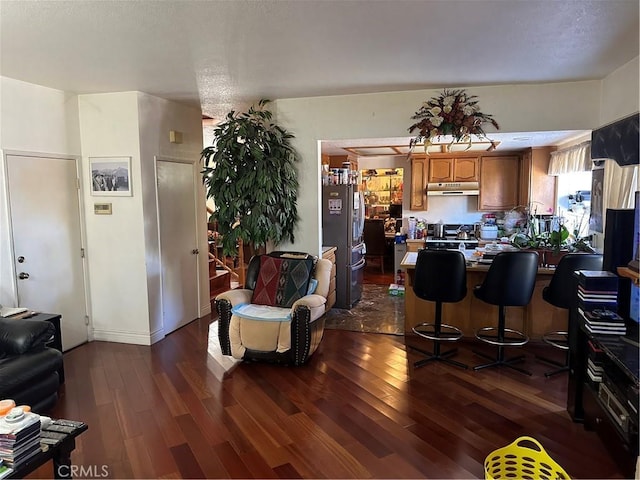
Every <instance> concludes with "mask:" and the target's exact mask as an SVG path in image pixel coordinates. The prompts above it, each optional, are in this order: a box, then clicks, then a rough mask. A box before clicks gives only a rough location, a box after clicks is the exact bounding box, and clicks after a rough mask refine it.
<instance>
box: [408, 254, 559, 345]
mask: <svg viewBox="0 0 640 480" xmlns="http://www.w3.org/2000/svg"><path fill="white" fill-rule="evenodd" d="M468 252H471V250H468ZM417 258H418V253H417V252H411V251H409V252H407V254H406V255H405V257H404V258H403V259H402V263H401V264H400V265H401V267H402V268H404V269H406V271H407V275H406V287H405V297H404V312H405V324H404V325H405V335H411V334H412V331H411V329H412V328H413V327H414V326H416V325H417V324H418V323H420V322H425V321H427V320H426V319H429V318H433V317H434V315H435V303H434V302H427V301H425V300H421V299H419V298H417V297H416V295H415V294H414V293H413V288H412V285H413V276H414V273H415V266H416V259H417ZM488 270H489V265H478V264H472V265H469V266H467V295H466V297H465V298H464V299H463V300H462V301H460V302H457V303H447V304H445V305H444V307H443V309H442V323H447V324H449V325H453V326H455V327H458V328H459V329H460V330H462V332H463V334H464V336H465V337H469V338H471V337H474V335H475V333H474V332H475V330H476V329H477V328H479V327H481V326H482V327H484V326H496V325H497V323H498V307H497V306H495V305H489V304H487V303H485V302H483V301H482V300H480V299H478V298H476V297H475V296H474V295H473V288H474V287H475V286H476V285H480V284H481V283H482V281H483V280H484V277H485V275H486V273H487V271H488ZM554 272H555V269H553V268H541V267H539V268H538V274H537V275H536V284H535V288H534V290H533V295H532V297H531V302H529V305H527V306H526V307H507V308H506V313H507V318H506V326H507V328H513V329H515V330H519V331H521V332H524V333H525V334H526V335H528V336H529V338H531V339H535V340H539V339H541V338H542V335H543V334H544V333H545V332H548V331H554V330H566V328H567V311H566V310H563V309H561V308H557V307H554V306H553V305H550V304H549V303H547V302H545V301H544V300H543V299H542V290H543V289H544V287H545V286H547V285H548V284H549V282H550V281H551V276H552V275H553V273H554ZM436 275H437V273H436Z"/></svg>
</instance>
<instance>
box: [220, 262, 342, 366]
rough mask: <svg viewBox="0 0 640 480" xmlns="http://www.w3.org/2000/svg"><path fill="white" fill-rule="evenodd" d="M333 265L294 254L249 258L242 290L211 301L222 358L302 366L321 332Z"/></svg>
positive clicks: (229, 292) (318, 341) (319, 338)
mask: <svg viewBox="0 0 640 480" xmlns="http://www.w3.org/2000/svg"><path fill="white" fill-rule="evenodd" d="M331 267H332V264H331V262H330V261H329V260H326V259H322V258H321V259H317V258H316V257H314V256H311V255H308V254H305V253H298V252H272V253H270V254H267V255H257V256H254V257H253V258H251V260H250V261H249V266H248V268H247V275H246V281H245V287H244V288H242V289H235V290H228V291H227V292H224V293H221V294H220V295H218V296H217V297H216V299H215V305H216V310H217V312H218V323H219V325H218V338H219V340H220V346H221V349H222V353H223V354H224V355H231V356H233V357H234V358H236V359H241V360H261V361H268V362H274V363H282V364H289V365H303V364H304V363H306V362H307V360H309V357H311V355H312V354H313V352H314V351H315V350H316V348H317V347H318V345H319V344H320V341H321V340H322V334H323V332H324V323H325V318H324V313H325V310H326V308H325V305H326V302H327V295H328V293H329V282H330V275H331Z"/></svg>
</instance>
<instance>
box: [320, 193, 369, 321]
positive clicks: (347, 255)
mask: <svg viewBox="0 0 640 480" xmlns="http://www.w3.org/2000/svg"><path fill="white" fill-rule="evenodd" d="M363 230H364V197H363V196H362V192H361V191H359V190H358V186H357V185H329V186H324V187H322V244H323V245H324V246H332V247H337V250H336V303H335V305H334V306H335V307H336V308H346V309H350V308H351V307H353V306H354V305H355V304H356V303H358V301H359V300H360V298H362V281H363V277H364V266H365V259H364V254H365V246H364V242H363V241H362V232H363Z"/></svg>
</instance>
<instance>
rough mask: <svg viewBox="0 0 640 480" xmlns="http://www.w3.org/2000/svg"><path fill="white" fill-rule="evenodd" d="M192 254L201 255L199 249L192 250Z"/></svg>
mask: <svg viewBox="0 0 640 480" xmlns="http://www.w3.org/2000/svg"><path fill="white" fill-rule="evenodd" d="M191 253H193V254H194V255H197V254H199V253H200V250H198V249H197V248H194V249H193V250H191Z"/></svg>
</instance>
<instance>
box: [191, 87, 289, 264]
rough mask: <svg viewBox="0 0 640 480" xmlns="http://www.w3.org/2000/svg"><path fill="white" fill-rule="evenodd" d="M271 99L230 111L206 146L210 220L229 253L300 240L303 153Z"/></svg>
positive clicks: (225, 253) (204, 163) (205, 171)
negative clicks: (299, 168)
mask: <svg viewBox="0 0 640 480" xmlns="http://www.w3.org/2000/svg"><path fill="white" fill-rule="evenodd" d="M268 103H269V100H264V99H263V100H260V102H258V105H257V106H256V105H253V106H251V107H250V108H249V110H248V111H246V112H235V111H233V110H232V111H231V112H229V113H228V114H227V116H226V118H225V121H223V122H222V123H220V124H218V125H217V127H216V128H215V129H214V132H213V145H211V146H210V147H206V148H205V149H204V150H203V151H202V161H203V165H204V169H203V171H202V175H203V181H204V183H205V186H206V189H207V197H208V198H212V199H213V201H214V204H215V208H214V210H213V213H212V214H211V217H210V219H209V221H210V222H213V223H215V224H217V232H218V234H219V236H220V238H221V240H222V247H223V254H224V255H229V256H235V255H237V253H238V246H239V245H243V244H244V245H249V246H250V248H251V249H252V251H253V250H261V251H262V250H264V248H265V247H266V246H267V245H268V244H270V245H273V246H277V245H278V244H280V243H282V242H284V241H287V240H288V241H289V242H293V241H294V230H295V227H296V224H297V222H298V211H297V195H298V178H297V172H296V168H295V163H296V162H297V161H298V155H297V153H296V151H295V150H294V148H293V147H292V145H291V139H292V138H293V135H292V134H291V133H289V132H288V131H287V130H285V129H284V128H282V127H280V126H278V125H276V124H275V123H274V122H272V120H271V119H272V113H271V112H270V111H269V110H268V109H267V108H266V107H267V104H268Z"/></svg>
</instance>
